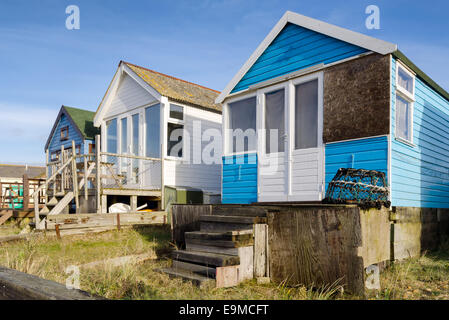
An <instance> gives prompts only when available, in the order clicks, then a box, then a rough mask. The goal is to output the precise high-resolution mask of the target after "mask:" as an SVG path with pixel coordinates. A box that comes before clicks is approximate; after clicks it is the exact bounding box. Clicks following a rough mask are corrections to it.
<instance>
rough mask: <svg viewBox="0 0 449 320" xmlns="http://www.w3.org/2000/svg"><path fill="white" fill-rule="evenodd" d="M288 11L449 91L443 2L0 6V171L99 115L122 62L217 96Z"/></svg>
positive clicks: (448, 26)
mask: <svg viewBox="0 0 449 320" xmlns="http://www.w3.org/2000/svg"><path fill="white" fill-rule="evenodd" d="M71 4H74V5H77V6H78V7H79V8H80V12H81V28H80V30H67V29H66V27H65V20H66V18H67V14H66V13H65V8H66V7H67V6H68V5H71ZM370 4H374V5H377V6H379V8H380V13H381V29H380V30H368V29H366V28H365V19H366V17H367V15H366V14H365V8H366V7H367V6H368V5H370ZM286 10H291V11H295V12H298V13H301V14H304V15H307V16H310V17H312V18H316V19H320V20H324V21H326V22H329V23H332V24H336V25H338V26H341V27H345V28H349V29H351V30H354V31H358V32H362V33H364V34H367V35H370V36H374V37H377V38H380V39H383V40H387V41H390V42H393V43H397V44H398V45H399V49H400V50H401V51H403V52H404V53H405V54H406V55H407V56H408V57H409V58H410V59H411V60H412V61H414V62H415V64H417V65H418V66H419V67H420V68H421V69H422V70H423V71H425V72H426V73H427V74H428V75H429V76H431V77H432V78H433V79H434V80H435V81H436V82H437V83H439V84H440V85H441V86H442V87H443V88H445V89H446V90H449V77H448V76H447V74H449V63H448V62H449V59H448V58H449V37H448V36H447V30H449V19H448V18H447V13H448V12H449V3H448V2H447V1H442V0H441V1H432V4H431V5H429V2H425V1H394V0H390V1H383V0H382V1H380V0H379V1H377V0H371V1H364V0H354V1H348V0H346V1H335V0H328V1H323V0H321V1H320V0H316V1H303V0H295V1H281V0H269V1H263V0H257V1H253V0H244V1H243V0H229V1H224V0H195V1H193V0H191V1H132V0H128V1H125V0H123V1H122V0H120V1H106V0H103V1H99V0H98V1H95V0H89V1H77V0H71V1H60V0H59V1H57V0H41V1H30V0H23V1H21V0H0V67H1V73H0V75H1V80H0V81H1V82H0V150H1V151H0V163H5V162H7V163H17V162H18V163H28V164H36V163H43V162H44V150H43V149H44V145H45V142H46V139H47V137H48V134H49V133H50V130H51V127H52V125H53V122H54V120H55V118H56V115H57V113H58V111H59V108H60V107H61V105H62V104H65V105H68V106H74V107H80V108H85V109H89V110H92V111H95V110H96V108H97V107H98V105H99V103H100V101H101V99H102V97H103V95H104V93H105V91H106V89H107V87H108V85H109V82H110V81H111V79H112V76H113V75H114V72H115V70H116V67H117V65H118V63H119V61H120V60H125V61H129V62H132V63H135V64H138V65H142V66H145V67H148V68H151V69H154V70H157V71H160V72H163V73H167V74H170V75H173V76H176V77H179V78H182V79H185V80H189V81H193V82H196V83H199V84H202V85H205V86H208V87H211V88H213V89H217V90H222V89H223V88H224V87H225V85H226V84H227V82H228V81H229V80H230V79H231V78H232V77H233V76H234V74H235V73H236V72H237V71H238V70H239V69H240V67H241V66H242V64H243V63H244V62H245V61H246V60H247V59H248V57H249V56H250V55H251V54H252V52H253V51H254V49H255V48H256V47H257V46H258V45H259V43H260V42H261V41H262V40H263V39H264V37H265V36H266V35H267V33H268V32H269V31H270V30H271V28H272V27H273V26H274V25H275V23H276V22H277V21H278V20H279V19H280V17H281V16H282V14H283V13H284V12H285V11H286Z"/></svg>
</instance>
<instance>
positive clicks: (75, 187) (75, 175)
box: [72, 140, 80, 213]
mask: <svg viewBox="0 0 449 320" xmlns="http://www.w3.org/2000/svg"><path fill="white" fill-rule="evenodd" d="M77 171H78V170H77V168H76V152H75V140H72V184H73V192H74V195H75V207H76V211H75V212H76V213H79V208H80V202H79V194H78V193H79V190H78V172H77Z"/></svg>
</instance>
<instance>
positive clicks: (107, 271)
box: [0, 227, 341, 300]
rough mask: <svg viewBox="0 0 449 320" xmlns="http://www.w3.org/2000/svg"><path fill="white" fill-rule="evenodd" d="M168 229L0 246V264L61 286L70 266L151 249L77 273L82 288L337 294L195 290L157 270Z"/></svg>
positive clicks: (130, 292) (160, 293)
mask: <svg viewBox="0 0 449 320" xmlns="http://www.w3.org/2000/svg"><path fill="white" fill-rule="evenodd" d="M169 238H170V237H169V230H168V228H164V227H150V228H143V229H139V230H131V229H128V230H122V231H120V232H118V231H111V232H105V233H102V234H94V235H82V236H70V237H66V238H64V237H63V239H62V240H60V241H58V240H56V239H55V238H54V237H48V238H39V239H31V240H29V241H19V242H14V243H7V244H0V264H1V265H5V266H7V267H10V268H14V269H17V270H20V271H22V272H27V273H30V274H34V275H37V276H40V277H43V278H45V279H49V280H53V281H57V282H60V283H65V280H66V278H67V276H68V275H66V273H65V270H66V268H67V267H68V266H70V265H82V264H85V263H88V262H93V261H98V260H105V259H110V258H114V257H119V256H126V255H131V254H140V253H144V252H148V250H155V251H156V252H157V253H159V257H160V258H159V259H158V260H153V261H147V262H145V263H143V264H140V265H127V266H124V267H112V266H108V265H100V266H99V267H97V268H95V269H92V270H88V269H81V275H80V285H81V289H83V290H86V291H89V292H91V293H94V294H98V295H101V296H104V297H106V298H109V299H135V300H139V299H256V300H257V299H295V300H296V299H301V300H305V299H330V298H335V297H339V296H340V295H341V293H340V292H341V287H340V286H339V285H338V283H335V284H333V285H331V286H326V287H321V288H318V289H314V288H311V287H309V288H306V287H303V286H298V287H288V286H286V285H285V283H282V284H273V283H270V284H257V282H256V281H247V282H245V283H242V284H240V285H239V286H237V287H234V288H221V289H217V288H207V287H206V288H198V287H196V286H194V285H192V284H191V283H190V282H183V281H182V280H180V279H171V278H169V277H168V276H167V275H166V274H161V273H159V272H156V271H155V269H156V268H160V267H164V266H168V265H169V260H168V258H167V257H165V255H164V253H166V252H167V249H168V248H169V247H170V243H169Z"/></svg>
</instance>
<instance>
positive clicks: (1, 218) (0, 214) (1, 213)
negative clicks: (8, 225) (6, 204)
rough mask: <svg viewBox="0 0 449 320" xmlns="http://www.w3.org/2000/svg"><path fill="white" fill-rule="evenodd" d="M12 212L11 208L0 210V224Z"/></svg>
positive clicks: (9, 216)
mask: <svg viewBox="0 0 449 320" xmlns="http://www.w3.org/2000/svg"><path fill="white" fill-rule="evenodd" d="M12 214H13V212H12V211H11V210H8V211H4V212H1V211H0V226H1V225H2V224H4V223H5V222H6V221H7V220H8V219H9V218H11V217H12Z"/></svg>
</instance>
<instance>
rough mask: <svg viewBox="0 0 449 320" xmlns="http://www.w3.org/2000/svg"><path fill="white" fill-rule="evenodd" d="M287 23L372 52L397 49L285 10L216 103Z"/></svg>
mask: <svg viewBox="0 0 449 320" xmlns="http://www.w3.org/2000/svg"><path fill="white" fill-rule="evenodd" d="M287 23H293V24H296V25H298V26H301V27H304V28H307V29H310V30H312V31H315V32H319V33H322V34H325V35H328V36H330V37H333V38H335V39H339V40H341V41H345V42H348V43H351V44H353V45H357V46H359V47H363V48H365V49H368V50H370V51H373V52H377V53H379V54H382V55H386V54H391V53H393V52H395V51H397V48H398V47H397V45H396V44H393V43H390V42H387V41H384V40H380V39H376V38H373V37H370V36H367V35H364V34H361V33H358V32H354V31H351V30H348V29H345V28H341V27H338V26H335V25H332V24H329V23H326V22H323V21H320V20H316V19H313V18H310V17H306V16H303V15H301V14H298V13H295V12H291V11H287V12H285V13H284V15H283V16H282V18H281V19H280V20H279V21H278V22H277V23H276V25H275V26H274V27H273V29H271V31H270V33H269V34H268V35H267V36H266V37H265V39H264V40H263V41H262V42H261V43H260V44H259V46H258V47H257V49H256V50H255V51H254V52H253V54H252V55H251V57H250V58H249V59H248V60H247V61H246V62H245V64H244V65H243V66H242V68H241V69H240V70H239V71H238V73H237V74H236V75H235V76H234V77H233V78H232V80H231V81H230V82H229V83H228V85H227V86H226V87H225V89H224V90H223V91H222V93H221V94H220V95H219V96H218V97H217V99H215V103H216V104H221V103H223V101H224V100H225V99H226V98H227V96H228V95H229V94H230V92H231V91H232V89H234V87H235V86H236V85H237V83H238V82H239V81H240V80H241V79H242V78H243V76H244V75H245V74H246V73H247V72H248V70H249V69H250V68H251V67H252V65H253V64H254V63H255V62H256V61H257V59H258V58H259V57H260V56H261V55H262V54H263V52H264V51H265V50H266V49H267V48H268V46H269V45H270V44H271V42H272V41H273V40H274V39H275V38H276V36H277V35H278V34H279V33H280V32H281V31H282V29H283V28H284V27H285V26H286V25H287Z"/></svg>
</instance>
